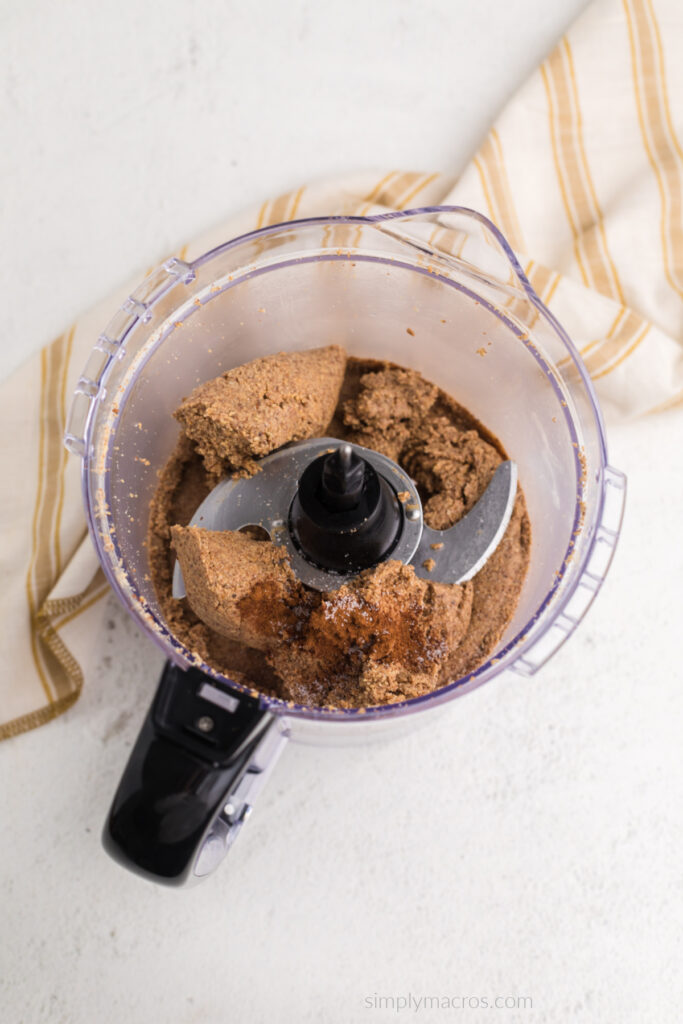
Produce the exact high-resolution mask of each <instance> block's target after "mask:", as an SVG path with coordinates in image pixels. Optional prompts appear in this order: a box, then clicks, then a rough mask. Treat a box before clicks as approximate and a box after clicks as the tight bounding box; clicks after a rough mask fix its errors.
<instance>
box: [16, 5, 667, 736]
mask: <svg viewBox="0 0 683 1024" xmlns="http://www.w3.org/2000/svg"><path fill="white" fill-rule="evenodd" d="M682 58H683V7H682V6H681V2H680V0H623V2H622V0H596V2H594V3H593V4H592V5H591V6H589V7H588V9H587V10H586V12H585V13H584V14H583V15H582V16H581V18H580V19H579V20H578V21H577V22H576V24H575V25H574V26H573V27H572V28H571V30H570V31H569V33H568V34H567V35H566V37H565V38H564V39H562V40H561V42H560V43H559V45H558V46H557V47H556V48H555V50H554V51H553V52H552V53H551V55H550V56H549V57H548V59H547V60H546V61H545V62H544V64H543V65H542V66H541V67H540V68H539V69H538V70H537V71H536V72H535V73H534V74H533V75H532V77H531V78H530V80H529V81H528V82H527V83H526V84H525V85H524V86H523V88H522V89H521V90H520V91H519V92H518V93H517V94H516V95H515V96H514V97H513V98H512V99H511V100H510V102H509V104H508V105H507V107H506V109H505V110H504V112H503V113H502V115H501V116H500V118H499V120H498V121H497V122H496V124H495V126H494V127H493V129H492V130H491V131H490V133H489V135H488V137H487V138H486V140H485V142H484V144H483V145H482V146H481V148H480V150H479V152H478V153H477V155H476V156H475V157H474V159H473V160H472V161H471V163H470V164H469V165H468V167H467V168H466V169H465V170H464V172H463V173H462V174H461V175H460V177H459V178H457V180H456V179H455V178H454V177H449V176H447V175H442V174H436V173H434V174H421V173H413V172H401V171H389V172H387V173H384V174H370V173H368V174H359V175H356V176H353V177H350V178H345V179H342V180H337V181H331V182H326V183H323V184H319V185H316V186H307V187H303V188H301V189H299V190H298V191H296V192H292V193H287V194H286V195H282V196H279V197H278V198H276V199H273V200H269V201H268V202H266V203H264V204H263V205H262V206H261V207H260V209H257V210H253V211H250V212H248V213H245V214H243V215H242V216H240V217H236V218H233V219H231V220H230V221H229V222H227V223H224V224H221V225H219V226H218V227H217V228H216V229H215V230H214V231H212V232H211V233H210V234H209V235H204V236H203V237H201V238H199V239H197V240H196V241H194V242H193V243H191V244H190V245H189V246H185V247H183V249H181V250H180V252H179V253H178V255H180V256H181V258H184V259H187V258H189V259H192V258H193V257H195V256H197V255H199V254H200V253H201V252H203V251H205V250H206V249H208V248H210V247H212V246H213V245H216V244H218V243H220V242H221V241H224V240H225V239H227V238H230V237H233V236H235V235H238V234H241V233H242V232H244V231H248V230H250V229H252V228H254V227H261V226H264V225H266V224H274V223H277V222H279V221H283V220H288V219H289V220H291V219H294V218H295V217H310V216H317V215H324V214H334V213H336V214H359V213H360V214H367V213H372V212H379V211H382V210H387V209H407V208H411V207H417V206H426V205H430V204H436V203H452V204H458V205H463V206H471V207H474V208H475V209H479V210H481V211H482V212H484V213H486V214H488V215H489V216H490V217H491V219H492V220H493V221H495V222H496V224H498V226H499V227H500V228H501V230H502V231H503V233H504V234H505V235H506V236H507V238H508V239H509V241H510V242H511V244H512V246H513V248H514V249H515V250H516V252H517V253H518V255H519V258H520V260H521V263H522V266H523V267H524V269H525V272H526V274H527V276H528V277H529V279H530V281H531V283H532V284H533V286H534V287H535V289H536V291H537V292H538V293H539V295H540V296H541V298H542V299H543V300H544V301H545V302H546V303H547V304H548V305H549V306H550V308H551V309H552V311H553V312H554V313H555V314H556V316H557V317H558V319H559V320H560V321H561V322H562V323H563V324H564V326H565V327H566V328H567V330H568V332H569V334H570V335H571V336H572V338H573V339H574V341H575V342H576V344H577V345H578V347H579V349H580V350H581V352H582V354H583V357H584V359H585V361H586V364H587V366H588V369H589V371H590V373H591V375H592V377H593V379H594V381H595V383H596V387H597V390H598V394H599V397H600V399H601V402H602V405H603V409H604V410H605V412H606V414H607V417H608V419H610V420H612V421H613V422H614V421H616V420H618V419H625V418H632V417H634V416H642V415H644V414H649V413H653V412H659V411H662V410H664V409H670V408H672V407H674V406H681V405H683V151H682V150H681V145H680V143H679V141H678V137H677V128H678V129H679V132H680V129H681V127H682V126H683V59H682ZM445 238H446V235H444V239H445ZM444 239H440V240H439V243H438V244H440V245H444V244H445V241H444ZM139 276H140V277H141V276H142V275H139ZM137 283H138V280H135V281H133V282H132V286H131V283H128V284H127V285H126V287H124V288H122V289H121V290H120V291H119V292H118V293H117V294H114V295H112V296H110V297H109V298H108V299H107V300H106V301H105V302H102V303H101V304H100V305H98V306H97V307H96V308H95V309H93V310H91V311H90V312H88V313H87V314H85V315H84V316H83V317H81V318H80V319H79V320H78V321H77V322H76V323H75V324H74V325H73V326H72V327H71V328H69V330H67V331H66V332H65V333H64V334H62V335H61V336H60V337H59V338H57V340H56V341H54V342H53V343H52V344H51V345H49V346H47V347H46V348H45V349H44V350H43V351H42V352H41V353H39V355H38V356H37V357H36V358H35V359H33V360H31V361H29V362H28V363H27V364H26V365H25V366H24V367H22V368H21V369H20V370H19V371H18V372H17V373H15V374H14V375H13V376H12V377H11V378H10V379H9V380H7V381H5V382H4V383H3V384H2V386H1V389H0V390H1V392H2V397H1V401H0V410H1V411H0V416H2V428H3V429H1V430H0V439H1V440H0V473H1V475H2V478H3V479H4V480H5V481H8V480H9V481H12V486H11V488H4V489H3V491H2V493H1V494H0V508H1V510H2V523H3V531H2V537H1V539H0V545H1V546H0V558H1V561H2V569H3V575H2V578H3V588H2V592H1V593H0V615H1V617H2V621H3V623H4V625H5V629H6V640H5V645H4V652H3V653H4V672H3V677H2V680H1V681H0V723H1V724H0V738H5V737H8V736H13V735H16V734H17V733H20V732H23V731H25V730H26V729H30V728H32V727H34V726H37V725H40V724H41V723H43V722H47V721H49V720H50V719H52V718H54V717H56V716H57V715H59V714H60V713H61V712H63V711H65V710H66V709H67V708H68V707H70V706H71V705H72V704H73V703H74V701H75V700H76V699H77V697H78V695H79V693H80V691H81V687H82V685H83V681H84V678H87V676H88V673H89V672H90V671H91V669H92V665H93V664H94V658H95V656H96V650H97V646H98V634H99V631H100V628H101V626H102V615H103V602H102V598H103V597H104V595H105V594H106V593H107V591H108V587H107V585H106V583H105V582H104V579H103V577H102V574H101V572H99V571H98V566H97V560H96V558H95V554H94V550H93V549H92V547H91V545H90V542H89V539H88V537H87V535H86V528H85V522H84V517H83V511H82V507H81V495H80V482H79V465H78V460H77V459H75V458H69V457H67V454H66V452H65V451H64V449H63V448H62V442H61V437H62V433H63V429H64V420H65V413H66V408H67V405H68V402H69V397H70V394H71V392H72V391H73V388H74V385H75V383H76V379H77V377H78V375H79V372H80V371H81V369H82V367H83V365H84V364H85V361H86V358H87V355H88V353H89V351H90V349H91V348H92V345H93V342H94V340H95V339H96V337H97V335H98V333H99V332H100V331H101V329H102V327H103V325H104V324H106V323H107V321H108V320H109V319H110V317H111V314H112V312H113V311H114V310H115V309H116V308H117V307H118V306H119V305H120V303H121V301H123V299H124V298H125V297H126V296H127V295H128V294H129V293H130V291H131V290H132V288H134V287H135V285H136V284H137Z"/></svg>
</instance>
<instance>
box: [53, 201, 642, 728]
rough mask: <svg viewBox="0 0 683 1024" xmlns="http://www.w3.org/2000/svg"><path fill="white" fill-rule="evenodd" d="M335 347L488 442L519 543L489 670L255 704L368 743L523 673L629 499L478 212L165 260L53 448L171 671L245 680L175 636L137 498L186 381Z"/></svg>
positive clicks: (581, 600) (123, 317)
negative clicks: (521, 517)
mask: <svg viewBox="0 0 683 1024" xmlns="http://www.w3.org/2000/svg"><path fill="white" fill-rule="evenodd" d="M331 343H338V344H341V345H343V346H344V347H345V348H346V349H347V351H348V352H349V354H351V355H356V356H362V357H373V358H377V359H388V360H392V361H394V362H396V363H400V364H402V365H405V366H410V367H413V368H414V369H416V370H419V371H420V372H421V373H423V374H424V375H425V376H426V377H427V378H428V379H430V380H432V381H434V382H436V383H437V384H438V385H439V386H440V387H442V388H443V389H444V390H446V391H447V392H449V393H450V394H452V395H453V396H454V397H455V398H456V399H457V400H458V401H460V402H461V403H462V404H463V405H464V406H465V407H466V408H467V409H469V410H470V411H471V412H472V413H474V415H475V416H477V417H478V418H479V419H480V420H481V421H482V423H484V424H485V425H486V426H487V427H488V428H489V429H490V430H491V431H492V432H493V433H494V434H495V435H496V436H497V437H499V438H500V439H501V441H502V443H503V444H504V446H505V448H506V449H507V451H508V453H509V455H510V457H511V458H512V459H514V460H515V461H516V462H517V464H518V467H519V479H520V483H521V486H522V488H523V490H524V493H525V495H526V500H527V505H528V511H529V516H530V519H531V524H532V550H531V561H530V567H529V573H528V577H527V580H526V582H525V585H524V588H523V591H522V594H521V598H520V601H519V604H518V607H517V610H516V612H515V615H514V618H513V619H512V621H511V623H510V625H509V627H508V629H507V631H506V633H505V635H504V637H503V638H502V641H501V643H500V644H499V646H498V649H497V650H496V651H495V652H494V654H493V656H492V657H491V658H490V659H489V660H488V661H487V662H486V663H485V664H483V665H481V666H480V667H479V668H478V669H477V670H476V671H475V672H473V673H472V674H470V675H468V676H466V677H464V678H461V679H454V680H453V681H452V682H451V683H450V684H449V685H447V686H444V687H443V688H442V689H440V690H438V691H436V692H435V693H431V694H428V695H426V696H423V697H419V698H416V699H414V700H410V701H406V702H404V703H400V704H392V705H387V706H382V707H377V708H371V709H367V710H362V711H355V710H330V709H321V708H310V707H306V708H304V707H298V706H292V705H291V704H286V703H284V702H281V701H278V700H276V699H274V698H271V697H266V696H263V697H262V698H261V701H262V704H263V706H265V707H268V708H270V709H271V710H272V711H274V712H276V713H280V714H284V715H286V716H287V718H288V720H289V722H290V723H291V729H292V733H293V735H294V737H295V738H296V737H299V738H302V739H305V738H306V735H307V734H308V732H309V731H310V727H311V724H316V725H319V724H324V725H325V726H333V727H336V728H333V729H332V730H330V729H327V730H326V732H327V735H328V736H329V735H331V734H332V733H335V734H336V735H337V736H339V734H340V733H346V732H351V733H352V734H353V736H354V737H355V736H357V735H359V734H360V733H362V734H363V736H365V735H366V734H367V732H368V728H369V727H370V726H371V725H375V726H376V725H377V724H378V723H380V722H388V721H395V720H397V719H401V720H404V721H405V719H406V717H407V716H414V715H415V714H416V712H419V711H422V710H427V709H431V708H435V707H437V706H440V705H442V704H444V702H448V701H451V700H452V699H453V698H454V697H457V696H459V695H461V694H463V693H465V692H467V691H469V690H471V689H472V688H474V687H475V686H479V685H481V684H482V683H484V682H486V681H487V680H489V679H492V678H493V677H494V676H499V675H500V674H501V673H512V674H521V675H530V674H532V673H533V672H535V671H536V670H537V669H538V668H539V667H540V666H541V665H542V664H543V663H544V662H545V661H546V660H547V659H548V657H550V655H551V654H552V653H553V652H554V651H555V650H557V648H558V647H559V646H560V644H561V643H562V642H563V641H564V640H565V639H566V638H567V637H568V636H569V635H571V633H572V632H573V630H574V629H575V628H576V625H577V624H578V622H579V620H580V619H581V618H582V616H583V615H584V613H585V612H586V610H587V608H588V606H589V605H590V603H591V601H592V600H593V598H594V596H595V594H596V593H597V591H598V589H599V587H600V584H601V582H602V580H603V578H604V576H605V574H606V572H607V569H608V567H609V564H610V561H611V558H612V554H613V550H614V547H615V544H616V541H617V537H618V534H619V530H620V526H621V517H622V511H623V503H624V494H625V479H624V477H623V475H622V474H621V473H619V472H618V471H616V470H614V469H612V468H611V467H609V466H608V463H607V451H606V445H605V433H604V428H603V423H602V418H601V415H600V410H599V407H598V403H597V400H596V397H595V393H594V391H593V387H592V385H591V383H590V380H589V378H588V375H587V373H586V370H585V368H584V366H583V363H582V362H581V359H580V357H579V355H578V353H577V351H576V349H575V348H574V346H573V344H572V343H571V341H570V339H569V338H568V337H567V335H566V334H565V332H564V331H563V330H562V328H561V327H560V325H559V324H558V323H557V322H556V321H555V319H554V318H553V316H552V315H551V314H550V313H549V311H548V310H547V309H546V308H545V307H544V306H543V304H542V303H541V301H540V299H539V298H538V296H537V295H536V294H535V292H534V291H533V289H532V288H531V286H530V284H529V282H528V281H527V279H526V278H525V276H524V274H523V272H522V270H521V268H520V267H519V265H518V263H517V261H516V259H515V257H514V255H513V253H512V251H511V250H510V248H509V247H508V245H507V244H506V242H505V240H504V239H503V237H502V236H501V235H500V233H499V232H498V231H497V229H496V228H495V227H494V226H493V225H492V224H491V223H490V222H489V221H488V220H486V218H484V217H482V216H481V215H480V214H477V213H475V212H474V211H471V210H467V209H464V208H458V207H436V208H429V209H422V210H412V211H408V212H401V213H390V214H385V215H382V216H379V217H355V218H348V217H343V218H326V219H314V220H301V221H295V222H291V223H287V224H280V225H276V226H274V227H268V228H264V229H263V230H261V231H256V232H253V233H251V234H248V235H245V236H243V237H241V238H237V239H234V240H233V241H230V242H227V243H226V244H225V245H222V246H220V247H218V248H216V249H213V250H212V251H211V252H208V253H206V254H204V255H203V256H200V257H199V258H198V259H196V260H194V261H193V262H192V263H184V262H182V261H181V260H178V259H171V260H168V261H167V262H166V263H165V264H164V265H163V266H162V267H160V268H158V270H156V271H155V272H154V273H152V274H151V275H150V276H149V277H148V278H147V279H146V280H145V281H144V282H143V284H142V285H141V286H140V287H139V288H138V289H137V290H136V291H135V292H134V293H133V295H132V296H131V297H130V299H129V300H128V301H127V302H126V303H125V304H124V306H123V307H122V308H121V310H119V312H117V314H116V315H115V316H114V319H113V320H112V322H111V323H110V324H109V326H108V327H107V328H106V329H105V331H104V332H103V334H102V335H101V336H100V338H99V339H98V340H97V343H96V345H95V348H94V350H93V353H92V355H91V358H90V360H89V362H88V365H87V366H86V368H85V370H84V373H83V375H82V377H81V379H80V381H79V384H78V388H77V394H76V396H75V399H74V403H73V406H72V409H71V414H70V417H69V422H68V426H67V432H66V437H65V443H66V444H67V447H68V448H69V449H70V450H71V451H73V452H76V453H78V454H79V455H80V456H81V458H82V466H83V496H84V502H85V508H86V512H87V517H88V523H89V528H90V531H91V534H92V537H93V541H94V543H95V547H96V549H97V553H98V555H99V558H100V561H101V563H102V566H103V569H104V571H105V573H106V575H107V577H108V579H109V581H110V582H111V584H112V587H113V588H114V590H115V591H116V593H117V594H118V596H119V598H120V600H121V601H122V603H123V605H124V606H125V607H126V608H127V609H128V610H129V611H130V613H131V614H132V615H133V617H134V618H135V619H136V620H137V621H138V622H139V623H140V625H141V626H142V627H143V629H144V630H145V631H146V632H147V633H148V634H149V635H150V636H151V637H152V639H153V640H154V641H155V642H156V643H157V644H158V645H159V646H160V647H161V648H162V650H163V651H164V652H165V654H166V655H167V656H168V657H169V658H170V659H172V660H173V661H174V662H176V663H178V664H180V665H185V666H187V665H190V664H193V665H199V667H201V668H202V669H203V670H204V671H205V672H206V673H207V674H208V675H210V676H213V677H214V678H216V679H218V680H220V681H222V683H223V684H224V685H227V686H229V687H231V688H233V689H235V690H236V691H237V690H240V689H241V688H240V687H239V685H238V684H237V683H235V682H234V681H232V680H230V679H227V678H225V677H223V676H221V675H220V674H219V673H217V672H216V671H215V670H214V669H212V668H211V667H209V666H208V665H205V664H202V663H201V662H199V661H198V659H197V657H196V656H195V655H193V654H192V652H191V651H189V650H188V649H186V648H185V647H184V646H183V645H182V644H181V643H180V642H179V641H178V640H177V639H176V638H175V637H174V636H173V634H172V633H171V632H170V631H169V630H168V628H167V626H166V624H165V622H164V619H163V616H162V614H161V611H160V608H159V604H158V601H157V598H156V595H155V593H154V589H153V587H152V584H151V580H150V575H149V571H148V561H147V549H146V546H145V535H146V532H147V525H148V510H149V502H150V499H151V497H152V494H153V492H154V489H155V487H156V484H157V471H158V470H159V469H160V468H161V467H162V466H163V465H164V463H165V461H166V460H167V458H168V456H169V454H170V452H171V450H172V448H173V446H174V443H175V440H176V437H177V434H178V429H179V428H178V425H177V423H176V421H175V420H174V419H173V416H172V413H173V410H174V409H175V408H176V407H177V405H178V404H179V402H180V401H181V399H182V398H183V397H184V396H185V395H187V394H188V393H189V392H190V391H191V390H192V388H193V387H194V386H195V385H196V384H198V383H199V382H200V381H204V380H206V379H207V378H210V377H213V376H216V375H217V374H219V373H222V372H223V371H225V370H228V369H230V368H231V367H234V366H237V365H239V364H241V363H244V362H247V361H249V360H251V359H254V358H256V357H258V356H262V355H266V354H269V353H272V352H277V351H283V350H285V351H294V350H297V349H306V348H310V347H314V346H315V347H317V346H321V345H326V344H331ZM414 721H415V719H414V717H411V722H414ZM318 738H319V736H318V730H316V740H317V739H318Z"/></svg>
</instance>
